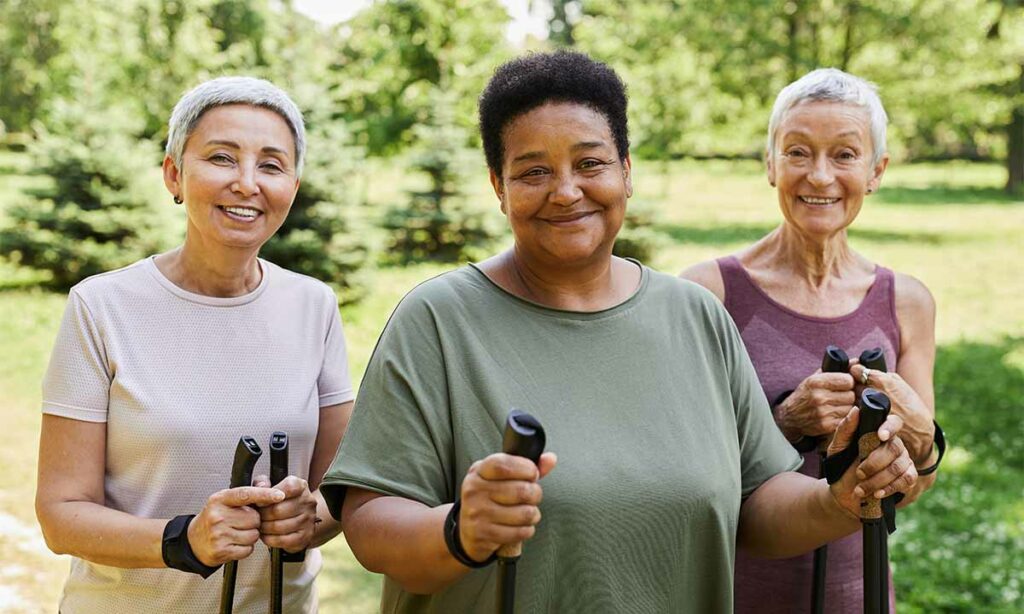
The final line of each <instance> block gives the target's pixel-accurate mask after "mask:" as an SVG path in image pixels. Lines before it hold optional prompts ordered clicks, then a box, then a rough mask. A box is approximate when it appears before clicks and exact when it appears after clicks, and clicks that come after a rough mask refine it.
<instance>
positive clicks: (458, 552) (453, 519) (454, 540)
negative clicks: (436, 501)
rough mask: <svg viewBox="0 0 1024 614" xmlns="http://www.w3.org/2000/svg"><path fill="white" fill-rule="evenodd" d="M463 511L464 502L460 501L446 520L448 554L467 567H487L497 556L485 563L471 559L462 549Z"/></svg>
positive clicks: (445, 533) (491, 557) (445, 539)
mask: <svg viewBox="0 0 1024 614" xmlns="http://www.w3.org/2000/svg"><path fill="white" fill-rule="evenodd" d="M461 509H462V500H461V499H460V500H458V501H456V502H455V505H453V506H452V509H450V510H449V511H448V516H447V517H446V518H445V519H444V543H445V545H447V546H448V552H451V553H452V556H453V557H455V560H456V561H458V562H460V563H462V564H463V565H465V566H466V567H472V568H473V569H479V568H481V567H487V566H488V565H490V564H491V563H493V562H494V560H495V559H497V558H498V555H497V554H492V555H491V556H490V557H489V558H487V559H485V560H483V561H474V560H473V559H471V558H469V555H468V554H466V551H465V550H464V549H463V548H462V540H461V539H459V510H461Z"/></svg>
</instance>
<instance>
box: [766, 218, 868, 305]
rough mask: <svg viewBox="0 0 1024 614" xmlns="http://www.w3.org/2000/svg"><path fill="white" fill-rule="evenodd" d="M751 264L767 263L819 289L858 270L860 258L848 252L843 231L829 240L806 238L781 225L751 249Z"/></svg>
mask: <svg viewBox="0 0 1024 614" xmlns="http://www.w3.org/2000/svg"><path fill="white" fill-rule="evenodd" d="M750 257H751V259H752V260H755V261H758V262H760V261H769V262H771V263H772V266H773V268H775V269H783V270H786V271H787V272H788V273H789V274H790V275H792V276H794V277H796V278H798V279H800V280H801V281H803V282H804V283H806V284H807V285H809V286H811V287H813V288H818V289H820V288H823V287H825V286H826V285H828V283H829V282H830V281H831V280H833V279H834V278H836V277H843V276H844V274H846V273H848V272H850V271H851V270H853V269H855V268H857V267H858V265H859V264H860V258H859V257H858V256H857V254H856V253H855V252H854V251H853V250H852V249H850V245H849V243H848V242H847V240H846V231H845V230H843V231H842V232H839V233H836V234H834V235H831V236H829V237H822V238H819V237H809V236H807V235H805V234H802V233H800V232H799V231H798V230H796V229H794V228H793V227H792V226H790V225H789V224H788V223H785V222H784V223H783V224H782V225H780V226H779V227H778V228H776V229H775V230H773V231H772V232H771V233H769V234H768V236H766V237H765V238H764V239H762V240H761V241H759V242H758V243H757V244H755V245H754V247H753V248H752V250H751V254H750Z"/></svg>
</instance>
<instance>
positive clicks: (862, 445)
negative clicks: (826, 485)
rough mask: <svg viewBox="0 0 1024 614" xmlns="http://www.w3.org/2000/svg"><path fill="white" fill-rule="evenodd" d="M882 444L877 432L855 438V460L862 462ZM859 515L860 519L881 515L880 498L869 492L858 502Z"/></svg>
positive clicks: (879, 516) (874, 517)
mask: <svg viewBox="0 0 1024 614" xmlns="http://www.w3.org/2000/svg"><path fill="white" fill-rule="evenodd" d="M880 445H882V440H881V439H879V438H878V433H867V434H865V435H863V436H862V437H861V438H860V439H859V440H857V452H858V453H857V460H858V461H859V462H864V459H866V458H867V457H868V455H869V454H871V453H872V452H873V451H874V450H875V448H877V447H878V446H880ZM860 517H861V519H862V520H868V519H876V518H881V517H882V500H881V499H876V498H874V497H873V496H872V495H871V494H870V493H868V495H867V496H866V497H865V498H864V499H863V500H861V502H860Z"/></svg>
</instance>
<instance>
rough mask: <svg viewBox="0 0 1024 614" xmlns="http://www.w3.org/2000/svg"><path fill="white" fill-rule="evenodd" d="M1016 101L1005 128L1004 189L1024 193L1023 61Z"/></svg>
mask: <svg viewBox="0 0 1024 614" xmlns="http://www.w3.org/2000/svg"><path fill="white" fill-rule="evenodd" d="M1017 85H1018V87H1017V93H1016V94H1017V95H1016V99H1017V102H1016V104H1015V105H1014V107H1013V112H1012V114H1011V116H1010V125H1009V129H1008V130H1007V145H1006V169H1007V171H1008V173H1007V174H1008V178H1007V181H1006V191H1007V192H1009V193H1011V194H1021V195H1024V63H1021V65H1020V78H1019V80H1018V82H1017Z"/></svg>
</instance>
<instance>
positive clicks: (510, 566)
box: [497, 409, 545, 614]
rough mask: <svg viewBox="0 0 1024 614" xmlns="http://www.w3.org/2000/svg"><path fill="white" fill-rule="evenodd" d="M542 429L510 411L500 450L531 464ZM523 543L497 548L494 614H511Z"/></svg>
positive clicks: (527, 416) (530, 418)
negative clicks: (495, 613) (496, 596)
mask: <svg viewBox="0 0 1024 614" xmlns="http://www.w3.org/2000/svg"><path fill="white" fill-rule="evenodd" d="M544 443H545V436H544V427H542V426H541V425H540V422H538V421H537V419H536V418H534V417H533V416H531V415H530V414H528V413H526V412H524V411H519V410H518V409H513V410H512V411H511V412H509V414H508V418H506V419H505V437H504V440H503V441H502V445H501V451H502V452H504V453H505V454H512V455H513V456H523V457H525V458H528V459H530V460H531V461H533V462H534V463H535V464H536V463H537V462H538V461H539V460H540V455H541V453H542V452H543V451H544ZM522 553H523V544H522V543H518V544H508V545H505V546H502V547H501V548H499V549H498V608H497V611H498V614H512V613H513V612H514V611H515V603H516V562H517V561H518V560H519V557H520V556H521V555H522Z"/></svg>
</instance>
